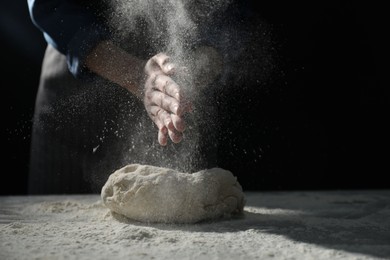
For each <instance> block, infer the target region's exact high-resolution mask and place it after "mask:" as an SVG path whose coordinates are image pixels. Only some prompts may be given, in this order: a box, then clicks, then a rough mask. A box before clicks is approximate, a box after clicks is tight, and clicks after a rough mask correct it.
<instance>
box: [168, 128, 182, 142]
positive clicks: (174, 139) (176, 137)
mask: <svg viewBox="0 0 390 260" xmlns="http://www.w3.org/2000/svg"><path fill="white" fill-rule="evenodd" d="M168 135H169V138H171V140H172V142H174V143H175V144H177V143H180V141H181V140H182V139H183V134H182V133H179V132H177V131H175V130H169V129H168Z"/></svg>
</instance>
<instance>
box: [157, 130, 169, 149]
mask: <svg viewBox="0 0 390 260" xmlns="http://www.w3.org/2000/svg"><path fill="white" fill-rule="evenodd" d="M164 129H165V131H164ZM166 130H167V129H166V128H165V127H164V128H162V129H159V130H158V137H157V138H158V142H159V144H160V145H162V146H166V145H167V143H168V137H167V131H166Z"/></svg>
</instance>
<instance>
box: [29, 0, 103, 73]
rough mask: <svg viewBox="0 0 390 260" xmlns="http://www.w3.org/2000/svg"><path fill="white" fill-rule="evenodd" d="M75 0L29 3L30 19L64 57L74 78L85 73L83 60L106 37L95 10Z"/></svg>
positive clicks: (35, 1) (41, 0)
mask: <svg viewBox="0 0 390 260" xmlns="http://www.w3.org/2000/svg"><path fill="white" fill-rule="evenodd" d="M80 2H81V1H77V0H28V7H29V12H30V16H31V19H32V21H33V23H34V24H35V26H37V27H38V28H39V29H40V30H41V31H42V32H43V34H44V37H45V39H46V41H47V42H48V43H49V44H51V45H52V46H53V47H54V48H56V49H57V50H58V51H59V52H61V53H62V54H64V55H65V56H66V58H67V63H68V68H69V70H70V72H71V73H72V74H73V75H74V76H75V77H77V78H80V77H83V76H84V74H86V72H87V71H88V70H87V69H86V67H85V66H84V60H85V58H86V56H87V55H88V53H89V52H90V51H91V50H92V49H93V48H94V47H95V46H96V45H97V44H98V43H99V42H100V41H102V40H104V39H107V38H108V37H109V32H108V31H109V30H108V28H107V26H106V25H105V24H104V23H103V22H102V21H101V20H100V19H98V16H97V14H96V10H94V9H93V8H92V7H91V6H88V5H85V4H80Z"/></svg>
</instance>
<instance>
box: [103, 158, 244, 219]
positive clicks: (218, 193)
mask: <svg viewBox="0 0 390 260" xmlns="http://www.w3.org/2000/svg"><path fill="white" fill-rule="evenodd" d="M101 196H102V200H103V202H104V204H105V205H106V206H107V207H108V208H109V209H110V210H112V211H113V212H115V213H118V214H121V215H123V216H126V217H128V218H130V219H133V220H137V221H142V222H163V223H196V222H199V221H203V220H210V219H217V218H221V217H226V216H230V215H231V214H237V213H242V211H243V208H244V205H245V196H244V193H243V191H242V188H241V186H240V184H239V183H238V181H237V179H236V177H234V176H233V174H232V173H231V172H230V171H227V170H223V169H221V168H212V169H208V170H202V171H199V172H195V173H192V174H189V173H181V172H178V171H175V170H173V169H169V168H163V167H155V166H150V165H140V164H130V165H127V166H125V167H123V168H121V169H119V170H117V171H116V172H114V173H113V174H111V175H110V177H109V178H108V180H107V182H106V184H105V185H104V186H103V188H102V192H101Z"/></svg>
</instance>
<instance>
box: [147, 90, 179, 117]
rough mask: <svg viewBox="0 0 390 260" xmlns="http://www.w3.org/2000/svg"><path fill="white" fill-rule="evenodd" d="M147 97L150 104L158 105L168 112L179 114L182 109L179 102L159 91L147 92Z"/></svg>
mask: <svg viewBox="0 0 390 260" xmlns="http://www.w3.org/2000/svg"><path fill="white" fill-rule="evenodd" d="M147 98H148V99H149V102H150V104H152V106H153V105H154V106H158V107H160V108H162V109H163V110H165V111H167V112H168V113H172V114H176V115H180V114H181V112H182V111H183V108H182V107H181V104H180V103H179V102H178V101H177V100H176V99H174V98H172V97H170V96H168V95H166V94H164V93H162V92H160V91H153V92H150V93H148V97H147ZM157 112H158V111H157Z"/></svg>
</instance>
